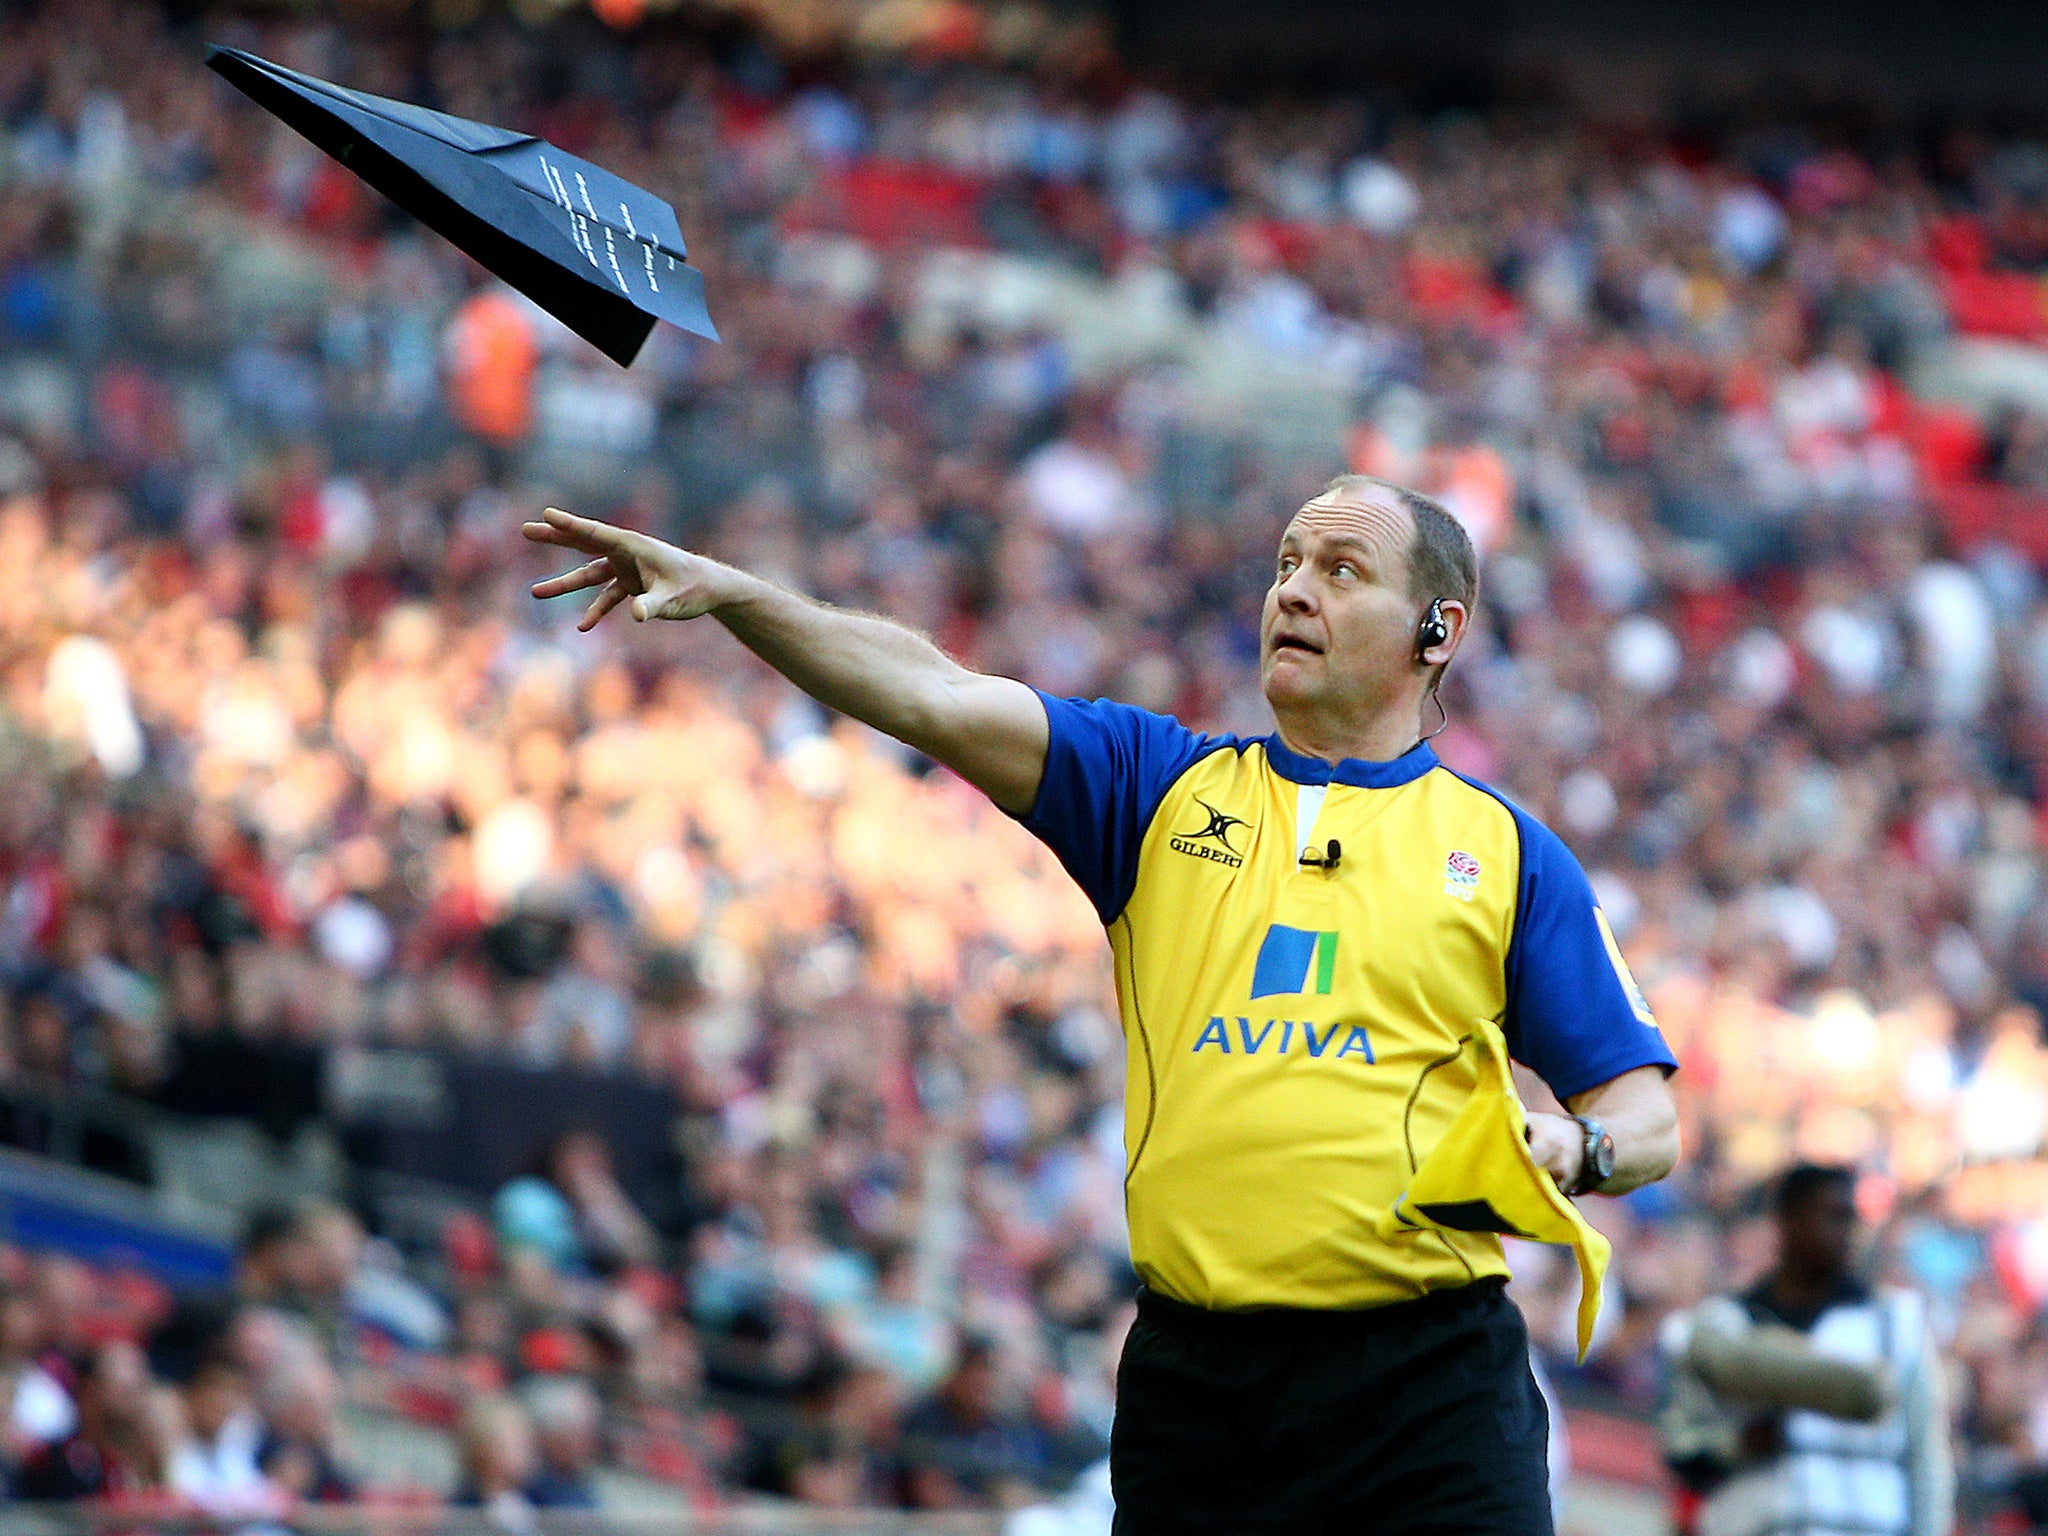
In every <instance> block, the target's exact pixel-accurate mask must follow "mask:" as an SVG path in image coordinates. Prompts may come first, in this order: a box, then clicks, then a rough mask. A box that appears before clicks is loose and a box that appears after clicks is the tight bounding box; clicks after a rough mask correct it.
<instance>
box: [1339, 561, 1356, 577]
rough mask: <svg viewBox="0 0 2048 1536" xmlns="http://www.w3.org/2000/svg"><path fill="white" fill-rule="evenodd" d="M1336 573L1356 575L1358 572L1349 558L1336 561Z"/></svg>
mask: <svg viewBox="0 0 2048 1536" xmlns="http://www.w3.org/2000/svg"><path fill="white" fill-rule="evenodd" d="M1337 574H1338V575H1339V576H1356V575H1357V574H1358V567H1357V566H1355V565H1353V564H1352V563H1351V562H1350V561H1349V560H1339V561H1338V562H1337Z"/></svg>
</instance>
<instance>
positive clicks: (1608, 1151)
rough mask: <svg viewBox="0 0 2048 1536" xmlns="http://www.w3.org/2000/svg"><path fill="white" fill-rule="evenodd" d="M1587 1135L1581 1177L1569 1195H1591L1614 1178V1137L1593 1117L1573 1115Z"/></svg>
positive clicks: (1580, 1166)
mask: <svg viewBox="0 0 2048 1536" xmlns="http://www.w3.org/2000/svg"><path fill="white" fill-rule="evenodd" d="M1572 1118H1573V1119H1574V1120H1576V1121H1578V1122H1579V1129H1580V1130H1581V1131H1584V1132H1585V1133H1586V1147H1585V1153H1584V1155H1583V1156H1581V1157H1580V1159H1579V1176H1578V1177H1577V1178H1576V1179H1574V1180H1572V1187H1571V1188H1570V1189H1568V1190H1566V1191H1565V1193H1566V1194H1567V1195H1590V1194H1591V1193H1592V1192H1593V1191H1594V1190H1596V1189H1598V1188H1599V1187H1600V1186H1601V1185H1602V1184H1605V1183H1606V1182H1607V1181H1608V1180H1609V1179H1610V1178H1612V1177H1613V1176H1614V1137H1613V1136H1611V1135H1610V1134H1608V1130H1607V1127H1606V1126H1604V1125H1602V1124H1601V1123H1600V1122H1599V1121H1598V1120H1595V1119H1594V1118H1593V1117H1592V1116H1591V1115H1573V1116H1572Z"/></svg>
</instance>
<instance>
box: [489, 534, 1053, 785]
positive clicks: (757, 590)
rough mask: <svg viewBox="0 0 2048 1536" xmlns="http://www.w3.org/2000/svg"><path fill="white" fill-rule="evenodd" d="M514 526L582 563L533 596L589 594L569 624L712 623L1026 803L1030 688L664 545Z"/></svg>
mask: <svg viewBox="0 0 2048 1536" xmlns="http://www.w3.org/2000/svg"><path fill="white" fill-rule="evenodd" d="M521 531H522V532H523V533H524V534H525V536H526V537H527V538H528V539H529V540H531V541H533V542H534V543H536V544H554V545H559V546H560V547H562V548H564V549H569V550H574V551H576V552H577V553H578V554H582V555H587V556H590V557H592V558H590V559H589V560H587V561H586V562H585V563H584V564H582V565H580V566H577V567H576V568H575V569H573V570H570V571H565V572H563V573H562V574H561V575H559V576H555V577H551V578H549V579H548V580H546V581H540V582H536V583H535V584H534V586H533V595H534V596H535V597H538V598H549V597H560V596H562V595H563V594H565V593H569V592H579V591H585V590H588V589H590V588H593V587H595V588H597V589H598V593H597V596H596V598H595V599H594V600H593V601H592V602H591V604H590V607H589V608H588V609H587V610H586V611H585V612H584V615H583V617H582V619H581V620H579V621H578V623H577V626H576V627H577V628H578V629H581V630H589V629H592V628H594V627H595V626H596V625H597V624H598V623H599V622H601V621H602V620H603V619H604V617H605V615H606V614H608V613H610V612H611V611H612V610H613V609H614V608H617V607H618V606H620V605H621V604H625V605H627V611H628V612H629V613H630V614H631V615H632V616H633V618H634V619H636V620H640V621H643V622H644V621H646V620H649V619H695V618H703V617H709V618H713V619H716V620H717V621H718V622H719V623H720V624H723V625H724V626H725V627H726V628H727V629H728V630H730V631H731V632H732V634H733V636H734V637H735V638H736V639H738V640H739V642H740V643H741V644H742V645H744V646H746V647H747V649H748V650H750V651H752V652H753V653H754V654H755V655H756V656H759V657H760V658H761V659H762V660H763V661H765V662H767V663H768V665H769V666H771V667H773V668H774V669H775V670H776V671H778V672H780V673H781V674H782V675H783V676H784V677H786V678H788V679H789V680H790V681H791V682H792V683H794V684H796V686H797V687H799V688H801V689H803V691H804V692H805V693H807V694H809V695H810V696H811V697H812V698H814V699H816V700H817V701H818V702H819V703H821V704H823V705H825V706H826V707H827V708H828V709H834V710H837V711H839V712H840V713H841V714H844V715H850V716H852V717H853V718H854V719H856V720H859V721H862V722H864V723H865V724H867V725H871V726H873V727H874V728H875V729H876V730H878V731H882V732H884V733H886V734H887V735H890V736H893V737H895V738H896V739H897V740H898V741H901V742H903V743H905V744H906V745H908V746H911V747H914V748H916V749H917V750H918V751H920V752H922V753H924V754H925V755H926V756H927V757H930V758H932V759H933V760H934V761H936V762H940V763H943V764H945V765H946V766H947V767H948V768H950V769H952V770H953V771H954V772H955V773H957V774H959V775H960V776H961V777H962V778H963V779H965V780H967V781H968V783H970V784H972V785H974V786H975V787H976V788H977V789H979V790H981V791H982V793H984V794H985V795H987V796H988V797H989V798H990V799H991V800H993V801H994V802H995V803H996V804H997V805H999V806H1001V807H1002V808H1003V809H1004V810H1006V811H1009V812H1010V813H1012V814H1013V815H1022V814H1024V813H1025V812H1026V811H1028V810H1030V809H1031V806H1032V802H1033V800H1034V799H1035V798H1036V797H1037V794H1038V786H1039V780H1040V778H1041V776H1042V775H1043V773H1044V771H1045V755H1046V746H1047V741H1048V737H1049V731H1048V726H1047V722H1046V711H1045V706H1044V705H1043V704H1042V703H1041V702H1040V701H1039V697H1038V695H1037V694H1036V693H1034V692H1032V690H1031V689H1030V688H1028V687H1026V686H1025V685H1024V684H1022V683H1020V682H1017V681H1015V680H1013V679H1011V678H1007V677H990V676H987V675H985V674H982V673H979V672H973V671H970V670H969V669H968V668H966V667H963V666H961V665H960V663H958V662H957V661H955V660H953V658H952V657H950V656H948V655H947V654H946V653H945V652H944V651H941V650H940V649H939V648H938V647H937V646H936V645H934V644H932V642H931V641H930V640H928V639H926V638H925V637H924V636H923V635H920V634H918V633H916V632H915V631H914V630H911V629H908V628H906V627H904V626H903V625H901V624H898V623H896V622H894V621H893V620H890V619H885V618H879V617H877V616H875V615H873V614H866V613H857V612H853V611H851V610H848V609H844V608H835V607H833V606H832V605H831V604H829V603H821V602H818V601H816V600H815V599H812V598H809V597H805V596H803V595H802V594H801V593H797V592H791V591H789V590H788V589H786V588H783V587H779V586H777V585H775V583H773V582H771V581H766V580H763V579H762V578H761V577H759V576H755V575H752V574H750V573H748V572H746V571H743V570H739V569H737V568H735V567H733V566H730V565H726V564H724V563H723V562H721V561H717V560H712V559H709V558H707V557H706V556H703V555H698V554H693V553H691V552H690V551H688V550H684V549H678V548H677V547H676V546H675V545H673V544H667V543H664V542H662V541H661V540H660V539H656V538H651V537H649V536H648V535H646V534H644V533H636V532H634V531H632V530H631V529H627V528H616V527H613V526H612V525H610V524H608V523H601V522H598V521H596V520H595V519H592V518H587V517H578V516H576V515H575V514H574V513H570V512H564V511H562V510H561V509H560V508H558V507H549V508H548V509H547V510H546V511H545V512H544V513H543V514H542V520H541V521H539V522H530V523H527V524H525V525H524V527H523V528H522V529H521Z"/></svg>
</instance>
